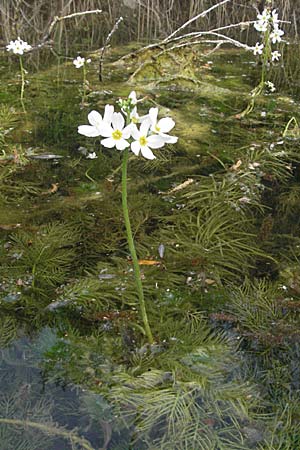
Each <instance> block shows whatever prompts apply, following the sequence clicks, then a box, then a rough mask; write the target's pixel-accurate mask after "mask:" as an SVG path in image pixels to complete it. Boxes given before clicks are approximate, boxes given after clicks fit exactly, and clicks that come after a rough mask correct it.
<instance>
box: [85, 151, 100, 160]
mask: <svg viewBox="0 0 300 450" xmlns="http://www.w3.org/2000/svg"><path fill="white" fill-rule="evenodd" d="M86 157H87V158H88V159H96V158H98V156H97V155H96V153H95V152H93V153H88V154H87V155H86Z"/></svg>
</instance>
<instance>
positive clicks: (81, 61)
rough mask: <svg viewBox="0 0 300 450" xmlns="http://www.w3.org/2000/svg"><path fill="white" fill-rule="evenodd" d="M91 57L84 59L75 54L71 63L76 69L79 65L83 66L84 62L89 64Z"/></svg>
mask: <svg viewBox="0 0 300 450" xmlns="http://www.w3.org/2000/svg"><path fill="white" fill-rule="evenodd" d="M91 61H92V60H91V59H90V58H89V59H85V58H82V57H81V56H77V58H75V59H73V64H74V66H75V67H76V69H80V67H83V66H84V65H85V64H90V63H91Z"/></svg>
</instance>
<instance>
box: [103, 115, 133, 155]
mask: <svg viewBox="0 0 300 450" xmlns="http://www.w3.org/2000/svg"><path fill="white" fill-rule="evenodd" d="M131 129H132V124H130V125H127V126H126V127H125V119H124V117H123V116H122V114H121V113H113V116H112V126H111V125H109V124H108V123H106V122H104V121H103V122H102V126H101V135H102V136H104V137H106V139H102V141H101V144H102V145H104V147H107V148H113V147H116V148H117V150H125V148H127V147H129V142H127V140H126V139H129V137H130V134H131Z"/></svg>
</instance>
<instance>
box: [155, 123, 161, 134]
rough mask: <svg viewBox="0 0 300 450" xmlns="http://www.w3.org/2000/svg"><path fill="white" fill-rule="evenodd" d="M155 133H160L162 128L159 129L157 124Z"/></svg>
mask: <svg viewBox="0 0 300 450" xmlns="http://www.w3.org/2000/svg"><path fill="white" fill-rule="evenodd" d="M155 131H157V133H159V132H160V128H159V126H158V125H157V124H156V125H155Z"/></svg>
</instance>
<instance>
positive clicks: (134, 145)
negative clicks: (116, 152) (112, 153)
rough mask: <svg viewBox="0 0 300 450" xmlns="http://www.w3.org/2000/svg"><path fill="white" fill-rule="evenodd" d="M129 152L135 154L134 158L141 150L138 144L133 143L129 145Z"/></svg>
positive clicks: (136, 142)
mask: <svg viewBox="0 0 300 450" xmlns="http://www.w3.org/2000/svg"><path fill="white" fill-rule="evenodd" d="M131 150H132V151H133V153H135V154H136V156H137V155H138V154H139V153H140V150H141V146H140V143H139V142H138V141H134V142H132V143H131Z"/></svg>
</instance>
